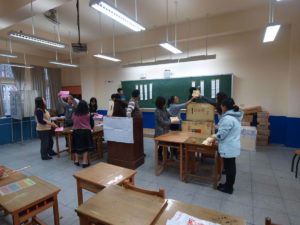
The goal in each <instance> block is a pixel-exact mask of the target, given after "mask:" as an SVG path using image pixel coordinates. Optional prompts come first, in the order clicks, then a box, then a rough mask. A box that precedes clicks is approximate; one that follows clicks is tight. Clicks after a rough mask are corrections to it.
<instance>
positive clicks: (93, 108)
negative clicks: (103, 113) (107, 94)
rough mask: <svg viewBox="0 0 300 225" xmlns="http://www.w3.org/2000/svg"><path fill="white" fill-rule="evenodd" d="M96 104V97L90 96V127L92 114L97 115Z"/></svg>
mask: <svg viewBox="0 0 300 225" xmlns="http://www.w3.org/2000/svg"><path fill="white" fill-rule="evenodd" d="M97 110H98V104H97V99H96V98H95V97H92V98H91V99H90V104H89V112H90V123H91V126H92V128H94V119H93V117H94V115H98V111H97Z"/></svg>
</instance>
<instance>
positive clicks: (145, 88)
mask: <svg viewBox="0 0 300 225" xmlns="http://www.w3.org/2000/svg"><path fill="white" fill-rule="evenodd" d="M147 89H148V88H147V84H144V91H145V100H148V90H147Z"/></svg>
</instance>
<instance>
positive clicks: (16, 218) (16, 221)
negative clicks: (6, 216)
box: [12, 213, 21, 225]
mask: <svg viewBox="0 0 300 225" xmlns="http://www.w3.org/2000/svg"><path fill="white" fill-rule="evenodd" d="M12 216H13V224H14V225H20V224H21V223H20V218H19V214H18V213H16V214H14V215H12Z"/></svg>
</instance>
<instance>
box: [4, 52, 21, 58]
mask: <svg viewBox="0 0 300 225" xmlns="http://www.w3.org/2000/svg"><path fill="white" fill-rule="evenodd" d="M0 56H2V57H7V58H13V59H16V58H18V56H17V55H11V54H5V53H0Z"/></svg>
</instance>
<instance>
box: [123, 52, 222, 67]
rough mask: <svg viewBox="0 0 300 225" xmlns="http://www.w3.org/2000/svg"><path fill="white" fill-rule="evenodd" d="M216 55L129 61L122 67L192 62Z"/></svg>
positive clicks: (213, 57)
mask: <svg viewBox="0 0 300 225" xmlns="http://www.w3.org/2000/svg"><path fill="white" fill-rule="evenodd" d="M216 58H217V56H216V55H198V56H191V57H187V58H182V59H165V60H157V61H153V62H145V63H131V64H127V65H124V66H122V67H125V68H126V67H138V66H154V65H161V64H170V63H182V62H192V61H200V60H209V59H216Z"/></svg>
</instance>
